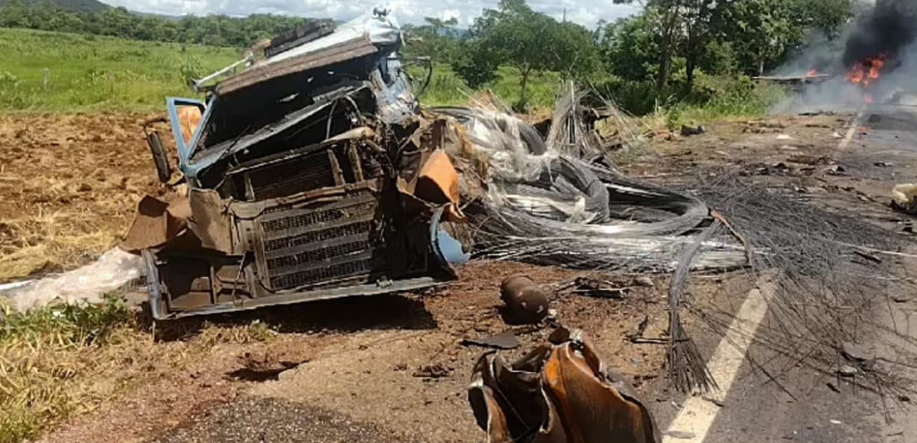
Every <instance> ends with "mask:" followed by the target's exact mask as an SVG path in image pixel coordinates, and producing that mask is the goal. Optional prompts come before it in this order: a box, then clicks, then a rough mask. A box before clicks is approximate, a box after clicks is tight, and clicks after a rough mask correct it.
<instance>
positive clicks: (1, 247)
mask: <svg viewBox="0 0 917 443" xmlns="http://www.w3.org/2000/svg"><path fill="white" fill-rule="evenodd" d="M96 220H97V217H95V216H90V215H89V214H80V213H73V212H64V211H56V212H52V213H45V214H38V215H37V216H32V217H22V218H18V219H12V220H4V221H3V222H0V281H6V280H13V279H17V278H22V277H27V276H29V275H31V274H34V273H36V272H40V271H59V270H62V269H63V268H64V267H69V266H71V265H75V264H80V263H85V262H87V261H89V260H91V259H92V258H93V257H94V255H95V254H97V253H100V252H103V251H106V250H108V249H111V248H112V247H113V246H114V245H115V244H116V243H117V241H118V237H117V235H116V233H115V232H112V231H111V230H107V229H101V228H100V226H99V223H97V222H95V221H96Z"/></svg>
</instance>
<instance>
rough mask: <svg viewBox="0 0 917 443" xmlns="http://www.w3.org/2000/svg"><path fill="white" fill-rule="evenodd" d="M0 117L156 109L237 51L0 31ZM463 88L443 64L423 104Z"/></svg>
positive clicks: (504, 92)
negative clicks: (0, 114) (187, 80)
mask: <svg viewBox="0 0 917 443" xmlns="http://www.w3.org/2000/svg"><path fill="white" fill-rule="evenodd" d="M0 54H3V57H4V60H3V63H2V64H0V112H92V111H155V110H161V109H162V107H163V98H164V97H166V96H182V97H188V96H191V95H193V94H192V92H191V90H190V89H189V88H188V87H187V86H186V85H185V83H184V81H185V80H184V79H185V78H186V77H187V76H188V75H191V76H193V77H200V76H203V75H206V74H209V73H211V72H214V71H216V70H218V69H220V68H222V67H224V66H226V65H228V64H230V63H232V62H233V61H235V60H237V59H238V58H240V57H241V51H239V50H236V49H232V48H218V47H208V46H199V45H181V44H174V43H156V42H143V41H133V40H123V39H118V38H111V37H96V36H88V35H77V34H64V33H55V32H42V31H31V30H23V29H0ZM558 81H559V77H558V76H557V75H556V74H554V73H545V74H541V75H536V76H534V77H533V78H532V79H531V80H530V83H529V102H530V103H531V104H532V105H533V106H536V107H547V106H550V105H551V104H553V102H554V89H555V88H556V85H557V84H558ZM487 88H489V89H491V90H492V91H493V92H494V93H495V94H496V95H497V96H498V97H500V98H501V99H502V100H504V101H505V102H506V103H507V104H512V103H514V102H516V101H518V99H519V82H518V74H516V73H515V72H514V70H513V69H511V68H501V69H500V71H499V78H498V80H496V81H495V82H494V83H493V84H491V85H487ZM470 93H473V92H471V91H469V89H468V87H467V86H466V85H465V83H464V82H463V81H462V80H461V79H460V78H458V76H456V75H455V73H453V72H452V70H451V69H450V68H449V66H448V65H442V64H440V65H437V66H436V68H435V70H434V74H433V78H432V80H431V82H430V86H429V88H428V89H427V91H426V92H425V94H424V95H423V97H421V100H422V101H423V103H424V104H427V105H431V106H436V105H457V104H460V103H464V102H466V101H467V100H468V94H470Z"/></svg>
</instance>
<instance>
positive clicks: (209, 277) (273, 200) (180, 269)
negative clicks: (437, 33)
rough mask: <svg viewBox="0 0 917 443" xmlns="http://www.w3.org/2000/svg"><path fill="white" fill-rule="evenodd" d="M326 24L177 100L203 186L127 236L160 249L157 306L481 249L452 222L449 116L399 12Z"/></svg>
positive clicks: (420, 283) (193, 175) (184, 154)
mask: <svg viewBox="0 0 917 443" xmlns="http://www.w3.org/2000/svg"><path fill="white" fill-rule="evenodd" d="M322 32H324V33H323V34H322V35H321V36H319V37H316V36H314V35H313V36H311V37H312V38H310V35H308V33H306V34H305V35H303V33H297V34H295V36H296V40H294V41H293V42H290V41H286V42H283V43H282V44H283V45H285V48H287V49H285V50H283V51H279V52H277V51H276V50H273V51H269V50H266V51H265V53H266V54H267V53H271V54H274V55H272V56H269V57H267V58H266V59H264V60H262V61H260V62H256V63H253V64H252V65H251V66H249V67H247V69H245V70H244V71H242V72H241V73H238V74H235V75H233V76H231V77H228V78H226V79H225V80H223V81H220V82H219V83H217V84H216V85H215V86H213V87H212V88H210V89H209V90H208V99H207V104H206V106H205V105H204V103H203V102H200V101H195V100H190V99H175V98H170V99H168V103H167V104H168V110H169V112H168V114H169V120H170V124H171V127H172V132H173V133H174V136H175V144H176V154H177V157H178V167H179V170H180V171H181V173H182V176H183V178H184V179H185V181H186V182H187V184H188V188H189V191H188V192H187V196H186V197H184V198H181V199H177V200H176V201H171V202H163V201H160V200H158V199H154V198H152V197H147V198H146V199H144V201H142V202H141V204H140V207H139V210H138V215H137V218H136V219H135V221H134V225H133V226H132V228H131V232H130V233H129V235H128V237H127V239H126V240H125V244H124V247H125V248H126V249H128V250H134V251H140V252H141V254H142V256H143V258H144V260H145V263H146V268H147V280H148V282H149V286H150V305H151V308H152V309H151V310H152V313H153V317H154V318H156V319H171V318H179V317H185V316H190V315H201V314H214V313H222V312H231V311H239V310H246V309H253V308H257V307H262V306H269V305H279V304H290V303H299V302H305V301H313V300H323V299H331V298H339V297H348V296H365V295H375V294H383V293H391V292H398V291H409V290H417V289H421V288H426V287H430V286H432V285H437V284H440V283H442V282H445V281H448V280H450V279H452V278H454V276H455V274H454V272H453V270H452V265H453V264H455V263H461V262H464V261H465V260H467V258H468V255H467V253H465V249H464V248H463V246H462V244H461V243H460V242H458V241H457V240H455V239H454V238H452V236H450V235H449V234H448V233H447V227H448V225H451V224H452V223H453V222H454V221H456V220H458V219H460V217H457V216H456V214H460V211H459V210H458V207H457V203H458V194H457V176H456V175H455V171H454V169H452V170H451V171H450V169H451V168H452V165H451V163H449V160H448V158H446V160H445V163H443V161H442V158H443V156H442V155H437V151H438V152H439V153H440V154H441V152H442V144H443V138H444V132H446V131H448V129H449V126H448V125H447V124H446V122H445V121H443V120H427V119H425V118H424V117H422V116H421V115H420V113H419V109H418V106H417V102H416V100H415V99H414V97H413V95H412V93H411V88H410V83H409V81H408V79H407V77H406V75H405V74H404V73H403V72H402V71H401V68H400V67H401V65H400V61H399V58H398V49H399V48H400V44H401V34H400V31H399V30H398V28H397V24H396V23H395V22H394V20H393V19H391V18H389V17H387V16H385V15H380V14H374V15H372V16H365V17H361V18H360V19H357V20H355V21H354V22H351V23H349V24H346V25H343V26H342V27H341V28H339V29H337V30H334V31H333V32H330V33H328V32H325V31H322ZM186 110H190V111H191V112H183V111H186ZM151 147H152V146H151ZM154 157H155V155H154ZM431 159H436V160H437V161H436V162H435V163H436V165H435V167H430V166H429V165H428V163H433V162H432V161H431Z"/></svg>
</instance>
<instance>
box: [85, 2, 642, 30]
mask: <svg viewBox="0 0 917 443" xmlns="http://www.w3.org/2000/svg"><path fill="white" fill-rule="evenodd" d="M103 1H104V2H105V3H108V4H110V5H113V6H124V7H126V8H128V9H131V10H134V11H139V12H152V13H157V14H166V15H185V14H194V15H206V14H227V15H236V16H243V15H249V14H256V13H271V14H287V15H298V16H303V17H317V18H327V17H330V18H333V19H335V20H349V19H352V18H354V17H356V16H358V15H360V14H362V13H364V12H366V11H370V10H372V8H373V7H375V6H383V7H387V8H389V9H390V10H392V11H393V12H394V13H395V14H396V15H397V17H398V20H399V21H401V22H402V23H422V22H423V18H424V17H437V18H443V19H448V18H451V17H455V18H457V19H458V21H459V24H460V26H468V25H469V24H471V23H472V22H473V21H474V18H475V17H477V16H479V15H481V11H483V10H484V9H488V8H495V7H496V6H497V4H498V3H499V0H263V1H262V0H103ZM529 5H530V6H531V7H532V9H535V10H536V11H539V12H543V13H545V14H548V15H550V16H552V17H554V18H556V19H558V20H560V19H562V18H563V17H564V16H565V15H566V18H567V20H570V21H573V22H576V23H579V24H582V25H584V26H586V27H589V28H593V27H594V26H595V24H596V23H598V21H599V20H606V21H614V20H616V19H618V18H621V17H626V16H628V15H631V14H634V13H636V12H637V11H639V7H638V6H629V5H615V4H614V3H613V2H612V1H611V0H529Z"/></svg>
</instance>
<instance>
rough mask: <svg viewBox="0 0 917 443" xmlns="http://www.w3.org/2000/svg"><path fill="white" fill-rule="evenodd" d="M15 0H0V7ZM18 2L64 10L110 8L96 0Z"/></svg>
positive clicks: (27, 0)
mask: <svg viewBox="0 0 917 443" xmlns="http://www.w3.org/2000/svg"><path fill="white" fill-rule="evenodd" d="M15 1H16V0H0V7H3V6H6V5H7V4H9V3H13V2H15ZM18 1H19V3H20V4H22V5H25V6H28V5H39V4H45V5H52V6H56V7H58V8H60V9H63V10H65V11H73V12H99V11H104V10H106V9H109V8H111V6H108V5H106V4H105V3H102V2H100V1H98V0H18Z"/></svg>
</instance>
